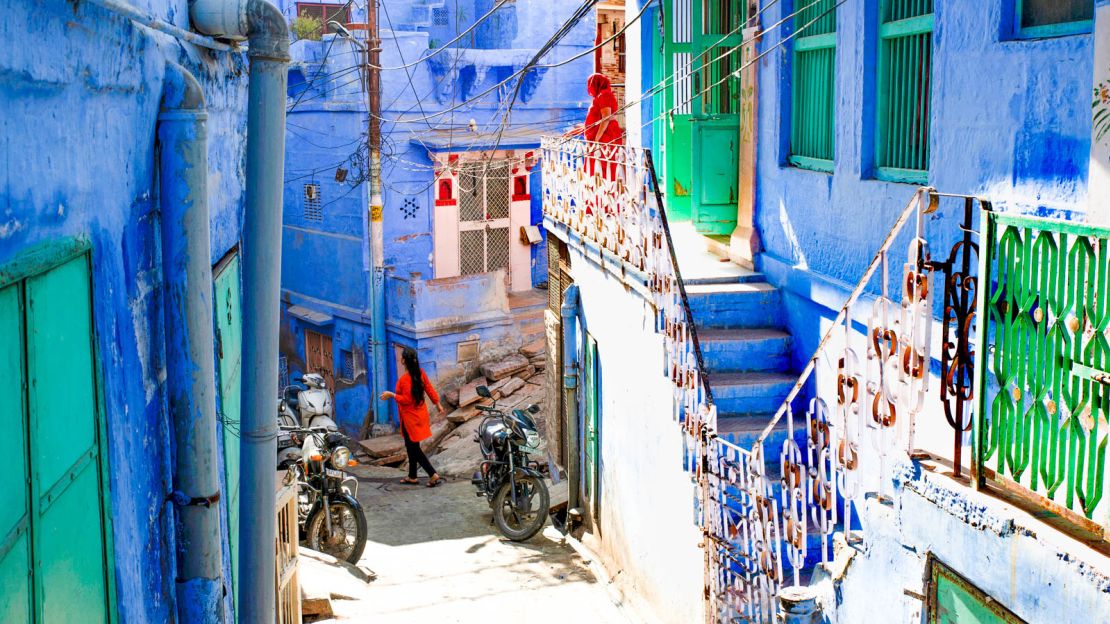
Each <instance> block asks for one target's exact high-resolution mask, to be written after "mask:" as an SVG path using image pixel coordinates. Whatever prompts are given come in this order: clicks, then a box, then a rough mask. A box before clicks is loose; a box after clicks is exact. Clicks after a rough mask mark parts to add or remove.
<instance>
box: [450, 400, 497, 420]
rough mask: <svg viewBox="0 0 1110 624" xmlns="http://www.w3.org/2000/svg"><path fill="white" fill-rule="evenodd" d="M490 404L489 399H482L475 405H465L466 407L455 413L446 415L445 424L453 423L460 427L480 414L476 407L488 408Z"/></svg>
mask: <svg viewBox="0 0 1110 624" xmlns="http://www.w3.org/2000/svg"><path fill="white" fill-rule="evenodd" d="M491 403H493V402H492V401H490V400H489V399H482V400H481V401H479V402H477V403H474V404H472V405H467V406H466V407H460V408H459V409H457V410H455V411H453V412H451V413H450V414H448V415H447V422H451V423H454V424H456V425H461V424H462V423H464V422H467V421H469V420H471V419H472V418H475V417H476V416H478V415H479V414H481V412H480V411H478V406H479V405H481V406H483V407H486V406H489V405H490V404H491Z"/></svg>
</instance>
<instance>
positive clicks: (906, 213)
mask: <svg viewBox="0 0 1110 624" xmlns="http://www.w3.org/2000/svg"><path fill="white" fill-rule="evenodd" d="M935 196H936V189H933V188H931V187H925V186H923V187H920V188H918V189H917V190H916V191H914V194H913V197H912V198H910V201H909V202H908V203H907V204H906V207H905V208H904V209H902V212H901V214H899V215H898V219H897V220H896V221H895V222H894V225H893V226H891V228H890V231H888V232H887V234H886V237H885V238H884V239H883V242H882V244H881V245H879V249H878V251H876V252H875V256H874V257H873V258H872V259H871V263H870V264H868V265H867V269H866V270H865V271H864V272H863V277H861V278H860V280H859V281H858V282H856V285H855V287H854V288H853V289H852V292H851V294H849V295H848V299H847V300H845V301H844V305H842V306H841V307H840V311H839V312H837V314H836V318H834V319H833V321H832V323H831V324H830V325H829V328H828V330H826V331H825V334H824V335H823V336H821V341H820V342H819V343H817V348H816V349H814V350H813V355H812V356H811V357H810V358H809V360H808V361H807V362H806V365H805V368H804V369H802V372H801V373H799V375H798V379H797V380H796V381H795V382H794V385H793V386H792V387H791V388H790V392H788V393H787V395H786V398H785V399H783V401H782V403H781V404H779V407H778V409H777V410H776V411H775V415H774V416H772V417H771V420H770V422H768V423H767V425H766V426H765V427H764V428H763V431H762V432H761V433H760V434H759V437H758V438H757V439H756V441H755V444H757V445H758V444H762V443H763V441H764V440H766V439H767V436H769V435H771V432H772V431H774V429H775V426H776V425H778V423H779V421H780V420H782V417H783V416H784V415H785V414H786V413H787V412H788V411H790V405H791V403H793V402H794V399H796V398H798V393H799V392H801V391H802V388H803V387H804V386H805V384H806V382H807V381H809V377H810V375H812V374H813V371H814V370H815V369H816V367H817V362H818V360H819V359H820V358H821V356H822V355H823V354H824V353H825V349H826V347H827V345H828V343H829V342H830V341H831V340H832V338H833V336H834V335H835V334H836V333H837V331H838V330H841V328H842V327H841V326H842V324H843V323H844V321H845V319H846V317H847V316H848V313H849V311H850V310H851V308H852V306H853V305H854V304H855V303H856V301H857V300H858V299H859V298H860V296H861V295H862V294H863V293H864V291H865V290H867V285H868V284H869V283H870V282H871V278H872V277H873V276H874V275H875V271H877V270H878V269H879V267H880V266H882V265H883V261H884V260H885V258H886V253H887V251H889V250H890V246H891V245H893V244H894V240H895V239H896V238H898V235H899V234H901V233H902V228H903V227H905V225H906V223H907V222H908V221H909V219H910V216H911V215H913V214H914V211H916V212H917V229H918V232H917V234H918V238H920V236H921V234H922V229H923V220H924V217H925V214H926V212H928V211H929V207H928V202H930V201H931V198H933V197H935ZM923 204H924V205H925V207H924V208H923ZM917 251H918V258H917V260H918V263H919V265H920V264H924V263H925V262H927V259H926V258H925V256H924V251H923V248H922V246H921V245H919V246H918V248H917ZM884 277H885V276H884Z"/></svg>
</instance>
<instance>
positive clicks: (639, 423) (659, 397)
mask: <svg viewBox="0 0 1110 624" xmlns="http://www.w3.org/2000/svg"><path fill="white" fill-rule="evenodd" d="M571 253H572V259H571V267H572V274H573V276H574V281H575V283H576V284H577V285H578V287H579V289H580V294H581V298H582V299H581V300H582V307H583V311H584V316H585V324H586V331H588V332H589V333H590V335H591V336H593V337H594V339H595V340H596V341H597V348H598V360H599V362H600V375H601V383H600V388H601V396H600V398H599V402H600V419H599V420H600V423H601V434H600V435H601V439H600V447H601V451H600V457H601V460H600V474H601V485H600V488H599V492H600V497H601V501H600V514H599V517H600V531H599V532H598V533H597V534H593V535H587V536H586V538H585V539H584V540H583V541H584V542H585V543H586V544H587V545H588V546H590V547H591V548H593V549H594V550H595V551H596V552H598V553H599V555H600V556H601V558H602V559H603V563H604V565H605V567H606V569H607V570H608V572H609V574H610V576H615V578H614V583H615V584H616V587H617V589H618V590H619V591H620V592H621V593H623V594H625V595H626V596H628V597H629V598H630V599H631V600H630V602H632V603H633V606H634V607H639V610H640V611H642V612H644V617H645V618H648V619H647V620H646V621H651V619H655V620H657V621H659V622H665V623H674V624H688V623H691V622H700V621H702V614H703V603H702V592H703V587H704V580H703V579H704V570H703V551H702V550H701V549H699V548H698V543H699V542H700V540H701V533H700V531H699V530H698V529H697V526H696V524H695V521H694V499H695V493H696V490H695V486H694V484H693V483H692V482H691V480H690V475H689V474H688V473H686V472H685V471H684V470H683V465H682V458H683V449H682V438H681V435H680V432H681V429H680V426H679V424H678V423H676V422H675V421H674V419H673V418H672V410H673V408H672V405H673V404H672V399H671V396H672V390H671V386H670V382H669V380H668V379H667V377H665V376H664V366H663V340H662V338H661V337H660V336H659V335H657V334H656V333H655V331H654V328H653V325H652V313H651V309H650V307H649V306H648V305H647V303H646V302H645V301H644V299H643V298H642V297H640V296H639V295H638V294H636V293H635V292H634V291H630V290H627V289H626V287H625V286H624V285H623V284H622V283H621V282H620V281H619V280H618V279H617V278H616V277H614V276H612V275H611V274H609V273H606V272H604V271H602V270H601V269H600V268H598V267H597V266H596V265H593V264H591V263H590V262H589V261H587V260H586V259H585V258H584V257H583V256H582V255H581V254H579V253H577V252H576V251H574V250H573V249H572V252H571Z"/></svg>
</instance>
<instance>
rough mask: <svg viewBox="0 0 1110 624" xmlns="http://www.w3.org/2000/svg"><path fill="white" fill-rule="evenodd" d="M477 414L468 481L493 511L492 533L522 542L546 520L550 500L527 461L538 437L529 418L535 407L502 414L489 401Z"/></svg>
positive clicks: (536, 466) (535, 465)
mask: <svg viewBox="0 0 1110 624" xmlns="http://www.w3.org/2000/svg"><path fill="white" fill-rule="evenodd" d="M477 392H478V395H479V396H481V397H485V398H491V396H492V395H491V394H490V391H489V389H488V388H486V387H485V386H479V387H478V388H477ZM478 410H479V411H482V412H484V413H485V416H484V417H483V418H482V422H481V423H480V424H479V425H478V433H477V435H475V440H476V441H477V442H478V445H479V447H480V448H481V451H482V465H481V468H480V470H479V471H478V472H476V473H474V478H473V479H471V482H472V483H473V484H474V486H475V487H476V488H478V496H485V497H486V500H487V501H489V504H490V507H492V508H493V520H494V522H495V523H496V524H497V530H498V531H500V532H501V534H502V535H504V536H505V537H507V538H509V539H510V540H513V541H515V542H521V541H524V540H527V539H529V538H531V537H532V536H533V535H535V534H536V533H538V532H539V531H540V529H542V528H543V525H544V523H546V522H547V512H548V507H549V504H550V500H551V496H550V494H549V493H548V491H547V484H546V483H544V479H543V474H542V473H541V472H540V467H541V464H540V463H539V462H538V461H535V460H533V459H531V457H532V456H536V455H538V454H539V445H540V436H539V433H538V431H537V430H536V422H535V421H534V420H532V416H531V415H530V414H535V413H536V412H538V411H539V407H538V406H536V405H532V406H529V407H528V409H527V411H525V410H519V409H515V410H512V412H510V413H508V414H506V413H505V412H504V411H502V410H499V409H497V403H496V402H494V404H493V405H492V406H489V407H487V406H482V405H479V406H478Z"/></svg>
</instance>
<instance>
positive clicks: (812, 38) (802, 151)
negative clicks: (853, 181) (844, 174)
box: [790, 0, 836, 171]
mask: <svg viewBox="0 0 1110 624" xmlns="http://www.w3.org/2000/svg"><path fill="white" fill-rule="evenodd" d="M835 7H836V0H821V2H818V3H817V4H814V5H812V6H807V7H806V8H804V9H802V10H801V12H800V13H798V15H796V16H795V17H794V26H795V28H797V29H798V30H799V31H800V32H799V34H798V36H797V37H796V38H795V40H794V64H793V71H792V76H791V96H790V97H791V106H790V163H791V164H792V165H795V166H798V167H804V168H806V169H816V170H818V171H832V161H833V156H834V153H833V149H834V130H835V113H836V107H835V105H834V102H835V101H836V70H835V66H836V8H835ZM803 29H804V30H803Z"/></svg>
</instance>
